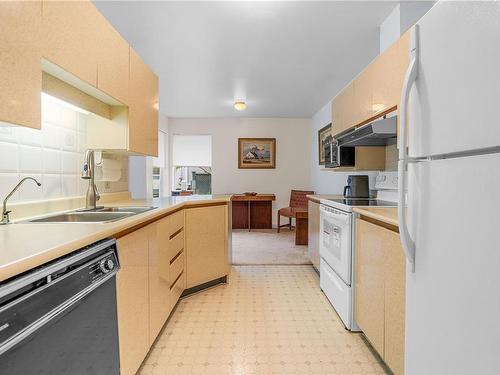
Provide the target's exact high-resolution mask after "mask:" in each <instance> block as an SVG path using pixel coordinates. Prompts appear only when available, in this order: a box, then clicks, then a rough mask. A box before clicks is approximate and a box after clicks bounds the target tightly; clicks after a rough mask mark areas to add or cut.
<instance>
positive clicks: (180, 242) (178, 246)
mask: <svg viewBox="0 0 500 375" xmlns="http://www.w3.org/2000/svg"><path fill="white" fill-rule="evenodd" d="M183 249H184V230H181V231H180V232H178V233H177V234H176V235H175V236H174V237H172V238H171V239H170V240H169V241H168V257H169V258H168V259H169V260H172V259H174V257H175V256H176V255H177V254H179V252H180V251H181V250H183Z"/></svg>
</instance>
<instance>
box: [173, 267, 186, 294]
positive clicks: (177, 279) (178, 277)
mask: <svg viewBox="0 0 500 375" xmlns="http://www.w3.org/2000/svg"><path fill="white" fill-rule="evenodd" d="M183 274H184V270H182V272H181V273H180V274H179V276H177V278H176V279H175V281H174V282H173V283H172V285H171V286H170V290H172V289H173V288H174V286H175V284H177V281H179V279H180V278H181V276H182V275H183Z"/></svg>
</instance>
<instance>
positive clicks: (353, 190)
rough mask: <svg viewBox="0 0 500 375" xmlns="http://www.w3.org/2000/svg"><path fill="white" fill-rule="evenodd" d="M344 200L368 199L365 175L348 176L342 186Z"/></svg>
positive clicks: (368, 191)
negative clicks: (344, 184)
mask: <svg viewBox="0 0 500 375" xmlns="http://www.w3.org/2000/svg"><path fill="white" fill-rule="evenodd" d="M344 197H345V198H369V197H370V187H369V183H368V176H367V175H349V177H347V185H346V186H344Z"/></svg>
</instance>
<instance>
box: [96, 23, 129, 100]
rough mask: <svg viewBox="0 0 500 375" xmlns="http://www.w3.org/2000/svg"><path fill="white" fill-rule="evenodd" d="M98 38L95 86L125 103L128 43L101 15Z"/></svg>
mask: <svg viewBox="0 0 500 375" xmlns="http://www.w3.org/2000/svg"><path fill="white" fill-rule="evenodd" d="M100 29H101V30H102V34H101V35H100V39H99V47H100V48H99V56H98V64H97V88H99V90H102V91H104V92H105V93H106V94H108V95H109V96H111V97H113V98H115V99H116V100H118V101H119V102H121V103H123V104H125V105H127V104H128V102H129V100H128V95H129V88H128V86H129V66H130V61H129V59H130V56H129V45H128V43H127V42H126V41H125V39H123V38H122V37H121V35H120V34H119V33H118V32H117V31H116V30H115V29H114V28H113V26H111V24H110V23H109V22H108V21H107V20H106V19H105V18H104V17H103V16H102V17H101V21H100Z"/></svg>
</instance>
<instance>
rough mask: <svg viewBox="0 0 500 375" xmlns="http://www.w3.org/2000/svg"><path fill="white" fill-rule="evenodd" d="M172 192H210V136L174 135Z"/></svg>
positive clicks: (181, 193) (182, 193)
mask: <svg viewBox="0 0 500 375" xmlns="http://www.w3.org/2000/svg"><path fill="white" fill-rule="evenodd" d="M172 166H173V170H172V193H173V194H180V195H187V194H212V137H211V136H210V135H174V136H173V140H172Z"/></svg>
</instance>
